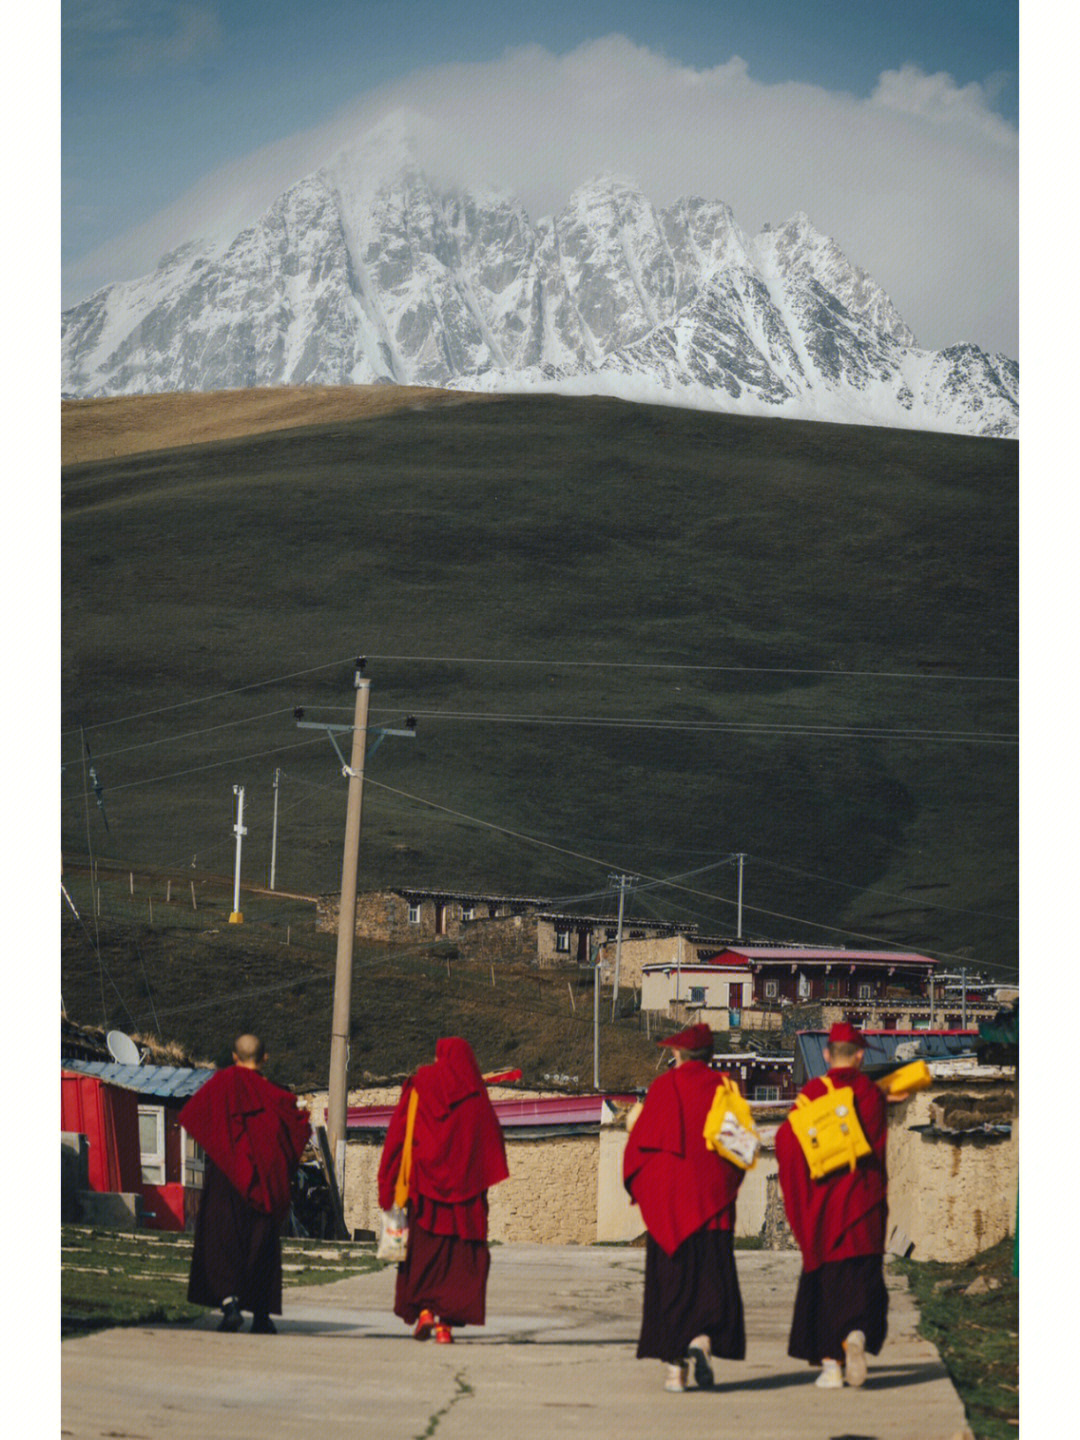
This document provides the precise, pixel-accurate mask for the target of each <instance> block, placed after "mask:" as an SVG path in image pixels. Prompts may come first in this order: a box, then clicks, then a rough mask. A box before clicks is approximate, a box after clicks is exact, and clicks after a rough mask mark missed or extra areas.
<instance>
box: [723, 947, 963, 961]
mask: <svg viewBox="0 0 1080 1440" xmlns="http://www.w3.org/2000/svg"><path fill="white" fill-rule="evenodd" d="M721 953H727V954H731V955H745V956H746V958H747V959H748V960H788V961H790V962H791V963H792V964H793V965H795V964H798V962H799V961H800V960H807V961H810V960H818V961H822V960H824V961H828V962H829V963H831V964H841V963H843V962H844V961H847V962H848V964H851V965H854V964H855V963H859V964H863V963H865V962H866V961H867V960H870V961H873V962H874V963H875V964H877V963H878V962H886V961H887V962H888V963H889V964H890V965H934V964H935V963H936V962H935V961H933V960H931V959H930V957H929V955H917V954H915V953H914V952H913V951H906V950H903V951H902V950H815V949H812V948H811V947H810V946H801V947H800V946H795V945H730V946H729V947H728V949H727V951H726V952H721Z"/></svg>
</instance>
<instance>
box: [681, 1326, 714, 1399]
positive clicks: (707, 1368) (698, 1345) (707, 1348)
mask: <svg viewBox="0 0 1080 1440" xmlns="http://www.w3.org/2000/svg"><path fill="white" fill-rule="evenodd" d="M711 1354H712V1343H711V1342H710V1340H709V1337H708V1335H695V1337H694V1338H693V1340H691V1341H690V1348H689V1349H688V1350H687V1352H686V1363H687V1365H688V1366H689V1365H692V1366H693V1367H694V1384H695V1385H696V1386H697V1388H698V1389H699V1390H711V1389H712V1388H713V1386H714V1385H715V1384H716V1377H715V1375H714V1374H713V1372H712V1366H711V1365H710V1364H709V1356H710V1355H711Z"/></svg>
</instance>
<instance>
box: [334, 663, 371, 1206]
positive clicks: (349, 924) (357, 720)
mask: <svg viewBox="0 0 1080 1440" xmlns="http://www.w3.org/2000/svg"><path fill="white" fill-rule="evenodd" d="M354 683H355V685H356V710H355V713H354V716H353V737H352V755H351V758H350V761H349V765H348V767H347V768H348V775H349V798H348V805H347V807H346V811H345V853H344V855H343V857H342V862H341V908H340V910H339V912H338V937H337V963H336V967H335V970H334V1012H333V1019H332V1021H331V1026H330V1083H329V1097H328V1106H327V1111H328V1113H327V1126H326V1128H327V1138H328V1139H329V1141H330V1154H331V1155H332V1157H333V1161H334V1168H335V1170H336V1172H337V1181H338V1185H339V1186H340V1185H341V1183H342V1181H343V1179H344V1173H345V1118H346V1117H345V1110H346V1103H347V1098H348V1067H349V1022H350V1018H351V1011H352V963H353V939H354V936H355V934H356V889H357V878H358V872H359V863H360V817H361V812H362V810H363V803H364V756H365V754H366V751H367V724H368V704H369V700H370V696H371V681H370V680H365V679H364V677H363V675H361V673H360V668H359V666H357V670H356V677H355V682H354Z"/></svg>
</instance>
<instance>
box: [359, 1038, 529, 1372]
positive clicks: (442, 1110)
mask: <svg viewBox="0 0 1080 1440" xmlns="http://www.w3.org/2000/svg"><path fill="white" fill-rule="evenodd" d="M413 1095H415V1096H416V1097H417V1104H416V1117H415V1121H414V1129H413V1137H412V1153H411V1168H410V1169H409V1170H407V1172H406V1173H407V1174H409V1176H410V1180H409V1195H408V1203H407V1207H406V1209H407V1214H408V1219H409V1245H408V1251H407V1254H406V1257H405V1260H404V1262H403V1263H402V1264H400V1265H399V1266H398V1273H397V1285H396V1288H395V1292H394V1314H395V1315H400V1316H401V1318H402V1320H404V1321H405V1323H406V1324H407V1325H412V1324H414V1322H415V1327H416V1328H415V1329H414V1330H413V1337H414V1339H416V1340H426V1339H428V1337H429V1336H430V1335H431V1334H432V1333H433V1332H434V1335H435V1339H436V1341H437V1342H438V1343H439V1344H441V1345H449V1344H452V1343H453V1338H454V1336H453V1327H454V1326H460V1325H483V1323H484V1315H485V1304H486V1296H487V1280H488V1271H489V1268H490V1265H491V1253H490V1251H489V1250H488V1244H487V1234H488V1200H487V1192H488V1190H489V1189H490V1188H491V1186H492V1185H497V1184H498V1183H499V1182H500V1181H501V1180H505V1179H506V1178H507V1176H508V1175H509V1173H510V1172H509V1170H508V1169H507V1165H506V1146H505V1144H504V1142H503V1134H502V1128H501V1127H500V1125H499V1121H498V1118H497V1116H496V1114H495V1111H494V1109H493V1107H492V1104H491V1101H490V1099H489V1098H488V1093H487V1086H486V1085H485V1084H484V1078H483V1076H482V1075H481V1074H480V1069H479V1066H478V1065H477V1063H476V1057H475V1056H474V1055H473V1052H472V1050H471V1049H470V1047H469V1044H468V1042H467V1041H465V1040H462V1039H460V1038H458V1037H456V1036H454V1037H449V1038H446V1039H443V1040H440V1041H439V1042H438V1043H437V1045H436V1046H435V1063H434V1064H433V1065H422V1066H421V1067H420V1069H419V1070H417V1072H416V1074H415V1075H413V1076H412V1078H411V1079H409V1080H407V1081H406V1083H405V1085H404V1086H403V1088H402V1091H401V1098H400V1100H399V1101H398V1104H397V1108H396V1109H395V1111H394V1113H393V1115H392V1116H391V1118H390V1124H389V1126H388V1127H387V1131H386V1141H385V1144H384V1145H383V1152H382V1158H381V1160H380V1163H379V1205H380V1207H381V1208H382V1209H383V1210H389V1209H390V1208H391V1206H392V1205H393V1203H394V1185H395V1182H396V1180H397V1176H398V1171H399V1169H400V1167H401V1165H402V1161H403V1154H404V1149H405V1138H406V1130H407V1122H408V1113H409V1105H410V1100H411V1098H412V1096H413Z"/></svg>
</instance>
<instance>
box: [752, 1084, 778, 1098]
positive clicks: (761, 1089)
mask: <svg viewBox="0 0 1080 1440" xmlns="http://www.w3.org/2000/svg"><path fill="white" fill-rule="evenodd" d="M750 1098H751V1100H779V1099H780V1086H779V1085H755V1086H754V1093H753V1095H751V1097H750Z"/></svg>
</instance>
